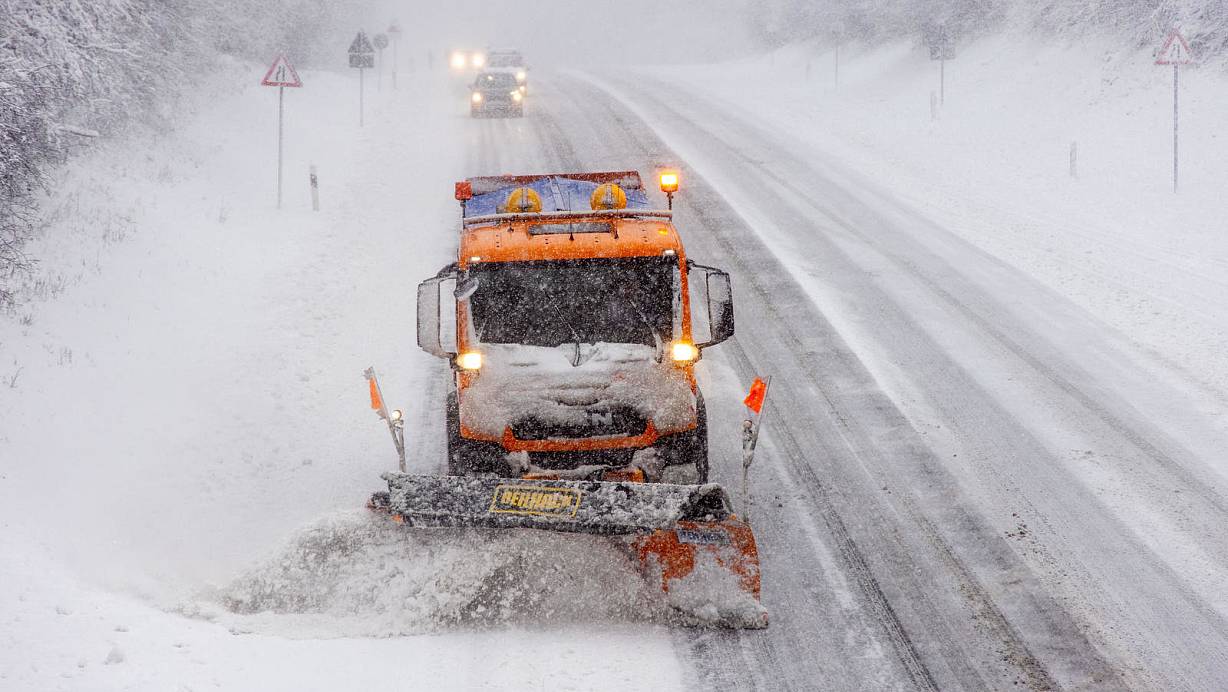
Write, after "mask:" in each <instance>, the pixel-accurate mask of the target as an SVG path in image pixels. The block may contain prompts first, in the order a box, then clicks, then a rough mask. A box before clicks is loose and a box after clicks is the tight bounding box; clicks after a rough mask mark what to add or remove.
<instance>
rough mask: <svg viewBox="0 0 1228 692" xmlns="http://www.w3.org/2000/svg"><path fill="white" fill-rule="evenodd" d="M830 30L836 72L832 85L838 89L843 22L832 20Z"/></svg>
mask: <svg viewBox="0 0 1228 692" xmlns="http://www.w3.org/2000/svg"><path fill="white" fill-rule="evenodd" d="M831 31H832V39H833V41H834V43H835V44H836V50H835V56H836V58H835V63H836V70H835V71H836V74H835V79H834V81H833V82H832V86H833V87H834V88H835V89H839V88H840V44H842V43H844V22H841V21H837V22H834V23H833V24H832V26H831Z"/></svg>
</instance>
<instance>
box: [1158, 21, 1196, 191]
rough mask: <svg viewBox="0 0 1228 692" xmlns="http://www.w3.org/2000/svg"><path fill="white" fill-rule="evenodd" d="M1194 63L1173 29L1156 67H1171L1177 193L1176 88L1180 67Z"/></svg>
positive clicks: (1187, 48) (1182, 39)
mask: <svg viewBox="0 0 1228 692" xmlns="http://www.w3.org/2000/svg"><path fill="white" fill-rule="evenodd" d="M1192 62H1194V58H1193V55H1192V53H1191V52H1190V44H1189V43H1188V42H1186V40H1185V37H1184V36H1182V35H1181V29H1178V28H1174V29H1173V30H1172V31H1171V32H1170V33H1169V34H1168V38H1167V39H1166V40H1165V41H1164V46H1163V47H1162V48H1160V52H1159V53H1158V54H1157V55H1156V64H1157V65H1172V66H1173V192H1174V193H1175V192H1177V172H1178V168H1177V165H1178V157H1177V151H1178V149H1177V143H1178V140H1177V130H1178V123H1179V121H1180V120H1179V117H1178V113H1179V112H1178V110H1177V95H1178V91H1177V87H1178V84H1179V80H1180V73H1181V66H1182V65H1189V64H1190V63H1192Z"/></svg>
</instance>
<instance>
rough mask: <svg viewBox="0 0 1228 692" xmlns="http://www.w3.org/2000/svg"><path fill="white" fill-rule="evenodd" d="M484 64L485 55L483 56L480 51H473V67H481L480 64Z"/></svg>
mask: <svg viewBox="0 0 1228 692" xmlns="http://www.w3.org/2000/svg"><path fill="white" fill-rule="evenodd" d="M485 64H486V56H485V55H482V54H481V53H474V54H473V66H474V67H478V68H480V67H482V66H483V65H485Z"/></svg>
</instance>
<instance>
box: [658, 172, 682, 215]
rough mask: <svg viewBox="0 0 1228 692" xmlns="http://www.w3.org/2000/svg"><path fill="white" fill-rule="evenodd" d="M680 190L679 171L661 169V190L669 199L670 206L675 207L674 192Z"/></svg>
mask: <svg viewBox="0 0 1228 692" xmlns="http://www.w3.org/2000/svg"><path fill="white" fill-rule="evenodd" d="M677 191H678V171H661V192H664V193H665V197H666V199H668V200H669V208H670V209H673V208H674V193H675V192H677Z"/></svg>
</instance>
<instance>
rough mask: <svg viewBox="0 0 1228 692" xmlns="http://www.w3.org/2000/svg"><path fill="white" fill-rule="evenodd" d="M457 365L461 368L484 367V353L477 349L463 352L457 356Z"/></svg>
mask: <svg viewBox="0 0 1228 692" xmlns="http://www.w3.org/2000/svg"><path fill="white" fill-rule="evenodd" d="M456 365H457V366H458V367H460V369H461V370H481V369H482V354H481V353H478V352H477V351H469V352H468V353H462V354H460V355H459V356H457V357H456Z"/></svg>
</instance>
